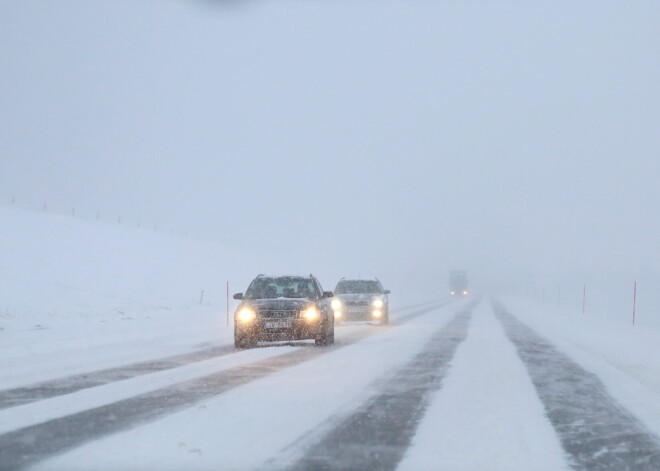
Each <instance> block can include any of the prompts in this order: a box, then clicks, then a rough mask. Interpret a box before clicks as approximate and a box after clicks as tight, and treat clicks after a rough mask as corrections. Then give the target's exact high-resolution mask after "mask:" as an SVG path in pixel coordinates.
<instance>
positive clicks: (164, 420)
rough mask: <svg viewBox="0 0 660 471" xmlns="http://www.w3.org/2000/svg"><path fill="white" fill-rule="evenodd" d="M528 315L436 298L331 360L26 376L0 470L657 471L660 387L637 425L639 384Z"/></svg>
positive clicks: (309, 350) (9, 403) (324, 353)
mask: <svg viewBox="0 0 660 471" xmlns="http://www.w3.org/2000/svg"><path fill="white" fill-rule="evenodd" d="M521 306H522V305H521V304H516V303H515V302H509V301H508V300H506V301H503V303H500V302H494V303H491V302H490V300H487V299H483V300H477V299H462V300H457V301H438V302H435V303H427V304H425V305H418V306H411V307H409V308H400V309H398V310H396V311H393V312H392V320H393V322H392V324H391V325H390V326H387V327H383V326H376V325H370V324H352V325H342V326H339V327H338V328H337V331H336V332H337V333H336V337H337V343H336V345H335V346H332V347H323V348H316V347H314V346H313V344H312V343H309V342H293V343H289V344H266V345H262V347H263V348H255V349H251V350H244V351H236V350H234V349H233V347H232V346H231V343H230V342H231V337H230V336H228V335H225V336H224V337H222V338H218V339H217V340H216V341H215V342H210V343H205V344H203V345H204V346H203V348H197V349H194V350H192V349H191V350H190V351H187V352H186V351H177V354H176V355H169V356H167V357H161V358H153V357H149V356H147V357H145V358H135V359H134V361H133V362H131V363H123V364H115V365H111V366H110V367H108V368H102V369H96V370H94V369H88V370H87V371H81V372H76V373H75V374H73V375H70V376H66V377H60V378H54V377H53V376H52V375H48V374H45V375H43V381H41V380H39V378H38V377H37V376H34V375H33V376H32V377H31V381H30V382H26V383H22V384H21V383H20V381H19V380H18V379H17V378H21V377H25V374H23V375H21V374H18V375H17V376H16V377H15V378H14V379H13V381H12V382H9V383H7V384H11V387H3V388H2V389H3V390H2V391H0V456H1V457H2V460H0V469H2V470H5V469H6V470H10V469H25V468H30V469H39V470H60V469H67V470H75V469H80V470H87V469H134V470H141V469H161V470H168V469H172V470H175V469H200V470H202V469H204V470H206V469H209V470H210V469H214V470H217V469H223V470H228V469H229V470H244V469H264V470H265V469H292V470H293V469H338V470H339V469H345V470H348V469H365V470H366V469H369V470H372V469H382V470H389V469H403V470H424V469H429V470H431V469H448V470H484V469H488V470H529V469H538V470H548V471H550V470H561V469H581V470H603V471H605V470H612V471H614V470H624V469H630V470H645V471H646V470H648V471H650V470H655V471H657V470H658V469H660V441H659V440H658V435H657V433H658V432H657V422H656V421H657V418H658V417H659V416H658V415H656V414H658V413H660V410H658V409H657V408H656V407H655V406H654V405H653V401H652V400H650V398H651V397H654V395H655V394H656V392H657V391H654V390H653V388H652V387H651V388H646V390H645V396H644V397H645V401H644V403H646V404H648V406H647V407H641V406H638V407H636V408H635V409H634V411H631V410H630V408H627V407H626V400H625V398H624V397H622V395H621V391H624V390H628V391H630V390H634V389H635V388H642V387H644V385H643V384H642V383H641V382H639V381H637V380H636V378H634V377H630V378H629V379H628V381H627V382H628V383H629V387H628V388H627V389H625V388H623V389H621V388H619V389H613V388H611V387H608V385H609V384H611V383H612V375H611V374H608V373H607V367H606V365H607V364H608V361H607V356H605V355H599V356H597V359H594V357H593V356H592V357H591V360H590V361H591V363H589V362H588V361H586V360H585V359H584V358H583V357H581V356H580V355H579V354H572V353H571V352H569V351H568V350H567V349H563V348H562V349H560V347H559V345H563V342H564V341H565V340H563V339H562V335H564V334H565V333H564V334H562V332H560V331H559V330H552V329H549V328H545V327H543V323H542V322H539V321H538V319H535V318H534V317H533V316H531V315H529V312H527V311H526V310H525V309H523V308H522V307H521ZM532 325H533V326H532ZM530 326H532V328H530ZM541 330H543V331H541ZM164 338H169V336H167V337H164ZM197 340H199V339H197ZM572 342H573V343H572V344H573V345H574V346H575V345H576V342H577V344H579V342H578V341H576V339H575V338H573V339H572ZM199 345H202V344H199ZM117 347H119V344H118V345H117ZM588 347H589V346H588V344H587V343H584V344H583V345H582V346H581V347H580V348H584V349H588ZM106 357H107V355H104V362H101V364H104V365H105V364H109V363H108V359H107V358H106ZM8 358H10V357H9V356H8V355H6V358H5V359H8ZM119 358H123V356H121V355H120V356H119ZM110 363H111V362H110ZM87 364H88V365H89V366H91V365H94V364H95V361H94V358H93V357H90V358H89V359H88V362H87ZM590 365H591V367H590ZM640 366H644V365H640ZM21 368H25V365H22V367H17V368H16V369H17V370H21ZM81 368H82V367H81ZM649 368H652V366H649ZM82 369H83V370H84V368H82ZM37 371H39V370H38V369H37ZM19 373H20V371H19ZM619 379H620V378H619ZM656 397H657V398H658V401H657V403H658V404H660V395H658V396H656ZM654 424H655V425H654Z"/></svg>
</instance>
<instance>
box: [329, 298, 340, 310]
mask: <svg viewBox="0 0 660 471" xmlns="http://www.w3.org/2000/svg"><path fill="white" fill-rule="evenodd" d="M330 305H331V306H332V309H333V310H335V311H339V310H340V309H341V308H342V304H341V301H340V300H339V299H333V300H332V302H331V303H330Z"/></svg>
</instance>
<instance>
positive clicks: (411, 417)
mask: <svg viewBox="0 0 660 471" xmlns="http://www.w3.org/2000/svg"><path fill="white" fill-rule="evenodd" d="M477 303H478V301H474V302H472V303H470V305H469V306H468V307H466V309H465V310H463V311H460V312H459V313H458V314H457V315H456V316H455V317H454V318H453V319H452V320H451V321H450V322H449V323H448V324H447V325H446V326H444V327H443V328H442V329H440V330H439V331H438V332H437V333H435V334H434V335H433V337H432V338H431V340H429V341H428V342H427V343H426V344H425V345H424V347H423V349H422V350H421V351H420V352H419V353H418V354H417V355H415V357H414V358H413V359H412V360H411V361H410V362H409V363H408V364H406V365H405V366H404V367H403V368H401V369H400V370H399V371H398V372H397V373H396V374H395V375H394V376H393V377H390V378H388V379H387V380H384V381H383V380H381V381H383V383H382V385H381V386H380V387H379V389H380V391H381V392H380V393H378V394H376V395H375V396H373V397H371V398H370V399H369V400H367V401H366V403H365V404H364V405H362V406H361V407H360V408H359V409H358V410H357V411H355V412H354V413H352V414H351V415H349V416H348V417H346V418H345V419H343V420H341V422H340V423H339V424H338V425H337V426H336V427H334V428H332V429H331V430H330V431H328V432H327V433H325V434H324V435H323V436H322V437H321V438H320V439H318V440H317V441H316V443H314V444H313V445H309V446H307V447H305V450H303V453H304V454H303V455H302V457H300V458H299V459H297V460H296V462H295V463H293V464H292V465H290V466H289V469H291V470H299V469H304V470H307V471H322V470H351V471H352V470H382V471H385V470H393V469H395V468H396V466H397V465H398V464H399V462H400V461H401V458H402V457H403V454H404V453H405V451H406V449H407V448H408V447H409V446H410V441H411V439H412V437H413V435H414V434H415V431H416V430H417V425H418V424H419V421H420V420H421V418H422V416H423V415H424V411H425V410H426V408H427V406H428V403H429V401H430V397H431V395H432V393H433V392H435V391H436V390H438V389H439V388H440V387H441V383H442V380H443V378H444V376H445V374H446V373H447V371H448V370H449V366H450V365H449V363H450V361H451V359H452V358H453V356H454V353H455V351H456V348H457V347H458V345H459V344H460V343H461V342H463V340H465V338H466V337H467V332H468V325H469V322H470V318H471V316H472V309H473V308H474V306H475V305H476V304H477ZM273 465H275V466H277V465H276V464H275V463H274V462H267V463H266V467H267V469H270V468H271V467H272V466H273Z"/></svg>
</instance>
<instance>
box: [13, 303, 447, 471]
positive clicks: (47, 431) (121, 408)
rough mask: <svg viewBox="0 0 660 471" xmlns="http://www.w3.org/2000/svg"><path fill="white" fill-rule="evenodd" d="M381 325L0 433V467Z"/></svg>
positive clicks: (215, 391)
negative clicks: (319, 346)
mask: <svg viewBox="0 0 660 471" xmlns="http://www.w3.org/2000/svg"><path fill="white" fill-rule="evenodd" d="M446 304H449V302H443V303H438V304H436V305H434V306H429V307H426V308H424V309H419V310H418V311H415V312H413V313H410V314H408V315H406V316H405V320H406V321H410V320H412V319H413V318H415V317H419V316H422V315H425V314H428V313H429V312H432V311H433V310H435V309H437V308H439V307H441V306H444V305H446ZM380 331H382V330H381V329H368V330H364V331H359V332H356V333H354V334H353V335H350V336H348V337H346V338H342V339H340V340H339V342H337V344H336V345H335V346H334V347H325V348H317V347H314V346H313V345H311V344H308V345H309V346H308V347H302V348H300V349H298V350H296V351H293V352H290V353H285V354H281V355H275V356H273V357H269V358H266V359H263V360H259V361H257V362H253V363H248V364H246V365H241V366H238V367H234V368H230V369H227V370H223V371H219V372H217V373H214V374H211V375H207V376H203V377H200V378H196V379H194V380H190V381H186V382H182V383H178V384H175V385H173V386H169V387H167V388H162V389H158V390H155V391H151V392H149V393H145V394H140V395H137V396H134V397H132V398H129V399H124V400H121V401H117V402H114V403H111V404H108V405H105V406H100V407H96V408H93V409H88V410H85V411H82V412H78V413H75V414H71V415H68V416H65V417H61V418H57V419H53V420H49V421H47V422H44V423H41V424H37V425H32V426H28V427H24V428H22V429H18V430H15V431H13V432H9V433H5V434H2V435H0V457H2V458H1V459H0V471H5V470H7V471H8V470H18V469H22V468H25V467H28V466H31V465H34V464H35V463H37V462H39V461H43V460H45V459H47V458H49V457H51V456H53V455H55V454H59V453H63V452H65V451H67V450H69V449H71V448H75V447H78V446H80V445H83V444H84V443H86V442H89V441H91V440H95V439H98V438H101V437H103V436H105V435H109V434H112V433H116V432H120V431H123V430H126V429H129V428H132V427H135V426H137V425H141V424H144V423H146V422H150V421H154V420H156V419H158V418H160V417H163V416H166V415H168V414H171V413H173V412H176V411H178V410H180V409H183V408H185V407H189V406H191V405H193V404H195V403H197V402H200V401H202V400H205V399H208V398H210V397H213V396H217V395H220V394H222V393H224V392H227V391H229V390H231V389H233V388H236V387H238V386H242V385H244V384H247V383H249V382H251V381H255V380H258V379H260V378H263V377H265V376H267V375H270V374H273V373H277V372H278V371H282V370H284V369H287V368H291V367H293V366H296V365H298V364H300V363H302V362H305V361H308V360H312V359H314V358H316V357H318V356H320V355H323V354H325V353H328V352H331V351H335V350H337V349H339V348H342V347H344V346H348V345H351V344H354V343H356V342H359V341H360V340H362V339H363V338H365V337H368V336H370V335H374V334H376V333H377V332H380ZM232 349H233V347H232Z"/></svg>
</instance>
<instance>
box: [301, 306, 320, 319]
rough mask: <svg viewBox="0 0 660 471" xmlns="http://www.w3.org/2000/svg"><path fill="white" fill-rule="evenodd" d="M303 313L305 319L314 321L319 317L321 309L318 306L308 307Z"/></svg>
mask: <svg viewBox="0 0 660 471" xmlns="http://www.w3.org/2000/svg"><path fill="white" fill-rule="evenodd" d="M301 315H302V317H303V318H304V319H305V320H308V321H314V320H316V319H318V318H319V316H320V315H321V314H320V313H319V310H318V309H317V308H315V307H314V306H312V307H308V308H307V309H305V310H304V311H303V312H302V313H301Z"/></svg>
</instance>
